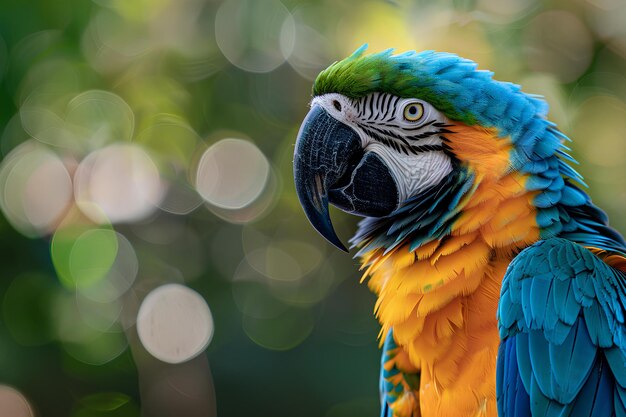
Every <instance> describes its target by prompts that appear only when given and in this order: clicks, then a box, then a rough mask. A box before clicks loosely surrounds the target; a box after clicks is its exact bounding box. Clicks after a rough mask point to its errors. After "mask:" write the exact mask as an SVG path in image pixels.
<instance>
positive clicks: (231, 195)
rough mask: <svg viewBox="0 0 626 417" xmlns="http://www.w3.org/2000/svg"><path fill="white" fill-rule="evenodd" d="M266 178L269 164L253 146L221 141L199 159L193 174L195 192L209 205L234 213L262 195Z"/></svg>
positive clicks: (239, 141)
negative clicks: (233, 211) (194, 177)
mask: <svg viewBox="0 0 626 417" xmlns="http://www.w3.org/2000/svg"><path fill="white" fill-rule="evenodd" d="M269 175H270V165H269V162H268V161H267V158H266V157H265V155H263V153H262V152H261V151H260V150H259V148H257V147H256V146H255V145H254V144H253V143H251V142H248V141H245V140H241V139H223V140H221V141H219V142H217V143H215V144H214V145H213V146H211V147H210V148H209V149H207V150H206V152H205V153H204V154H203V155H202V158H201V159H200V162H199V163H198V168H197V171H196V189H197V190H198V193H199V194H200V195H201V196H202V198H204V199H205V200H206V201H207V202H208V203H210V204H212V205H214V206H216V207H219V208H224V209H230V210H236V209H241V208H244V207H246V206H248V205H250V204H251V203H252V202H254V201H255V200H256V199H257V198H258V197H259V196H260V195H261V193H262V192H263V189H264V188H265V185H266V183H267V180H268V177H269Z"/></svg>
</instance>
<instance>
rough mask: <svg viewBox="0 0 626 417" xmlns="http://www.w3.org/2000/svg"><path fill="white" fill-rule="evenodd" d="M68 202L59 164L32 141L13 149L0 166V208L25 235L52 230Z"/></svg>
mask: <svg viewBox="0 0 626 417" xmlns="http://www.w3.org/2000/svg"><path fill="white" fill-rule="evenodd" d="M71 200H72V182H71V178H70V175H69V173H68V171H67V169H66V167H65V165H64V163H63V161H62V160H61V159H60V158H59V157H58V156H57V155H56V154H55V153H54V152H52V151H51V150H49V149H48V148H46V147H45V146H43V145H40V144H38V143H36V142H35V141H28V142H25V143H23V144H22V145H20V146H18V147H17V148H15V149H14V150H13V151H12V152H11V153H9V155H7V157H6V158H5V159H4V160H3V161H2V163H1V164H0V208H1V209H2V212H3V213H4V215H5V216H6V218H7V219H8V220H9V222H10V223H11V224H12V225H13V227H15V228H16V229H17V230H19V231H20V232H21V233H23V234H24V235H26V236H30V237H35V236H42V235H46V234H48V233H50V232H52V231H53V230H54V228H55V227H56V226H57V224H58V222H59V221H60V219H61V217H62V216H63V214H64V213H65V212H66V210H67V208H68V206H69V205H70V203H71Z"/></svg>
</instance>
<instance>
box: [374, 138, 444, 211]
mask: <svg viewBox="0 0 626 417" xmlns="http://www.w3.org/2000/svg"><path fill="white" fill-rule="evenodd" d="M367 150H368V151H369V152H374V153H375V154H377V155H378V156H380V158H381V159H382V160H383V161H384V162H385V164H386V165H387V166H388V167H389V170H390V171H391V175H392V176H393V178H394V180H395V181H396V186H397V187H398V200H399V201H406V200H407V199H409V198H410V197H412V196H414V195H417V194H419V193H420V192H421V191H424V190H425V189H427V188H428V187H430V186H433V185H436V184H439V182H440V181H441V180H442V179H444V178H445V177H446V175H448V174H449V173H450V172H452V162H451V161H450V158H449V157H448V156H447V155H446V154H444V153H443V152H424V153H420V154H417V155H411V154H409V155H404V154H399V153H398V152H395V151H393V150H392V149H390V148H388V147H386V146H383V145H381V144H379V143H372V144H370V145H369V146H368V147H367Z"/></svg>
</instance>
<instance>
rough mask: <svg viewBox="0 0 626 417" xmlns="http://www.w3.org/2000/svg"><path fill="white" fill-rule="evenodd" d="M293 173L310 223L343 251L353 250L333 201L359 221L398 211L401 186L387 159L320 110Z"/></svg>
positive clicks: (312, 115) (299, 146)
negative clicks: (336, 223) (337, 226)
mask: <svg viewBox="0 0 626 417" xmlns="http://www.w3.org/2000/svg"><path fill="white" fill-rule="evenodd" d="M293 171H294V177H295V181H296V192H297V193H298V198H299V199H300V203H301V204H302V207H303V208H304V212H305V214H306V216H307V217H308V218H309V221H310V222H311V224H312V225H313V227H315V229H316V230H317V231H318V232H320V234H321V235H322V236H324V237H325V238H326V239H327V240H328V241H329V242H330V243H332V244H333V245H335V246H337V247H338V248H339V249H341V250H343V251H346V252H347V249H346V247H345V246H344V245H343V243H341V241H340V240H339V238H338V237H337V234H336V233H335V230H334V229H333V225H332V223H331V221H330V215H329V213H328V203H329V202H330V203H332V204H333V205H335V206H337V207H338V208H340V209H341V210H343V211H346V212H348V213H351V214H356V215H359V216H373V217H382V216H387V215H389V214H391V213H392V212H393V211H394V210H395V209H396V208H398V205H399V201H398V198H399V197H398V187H397V184H396V181H395V180H394V178H393V175H392V173H391V170H390V168H389V166H388V165H387V164H386V163H385V161H384V160H383V158H382V157H381V156H380V155H378V154H377V153H375V152H368V151H366V150H364V149H363V147H362V144H361V138H360V137H359V135H358V134H357V133H356V132H355V131H354V130H353V129H352V128H350V127H349V126H347V125H345V124H343V123H341V122H340V121H338V120H337V119H335V118H334V117H332V116H331V115H330V114H328V112H327V111H326V110H324V108H322V107H321V106H319V105H314V106H313V108H311V111H310V112H309V114H308V115H307V116H306V118H305V119H304V122H303V123H302V126H301V127H300V132H299V133H298V139H297V141H296V151H295V154H294V161H293Z"/></svg>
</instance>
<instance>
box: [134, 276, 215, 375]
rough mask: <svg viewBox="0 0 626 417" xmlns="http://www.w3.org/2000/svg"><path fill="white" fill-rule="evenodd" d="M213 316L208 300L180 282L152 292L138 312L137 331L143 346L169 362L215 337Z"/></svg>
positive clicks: (186, 356)
mask: <svg viewBox="0 0 626 417" xmlns="http://www.w3.org/2000/svg"><path fill="white" fill-rule="evenodd" d="M213 330H214V327H213V317H212V316H211V310H210V309H209V306H208V305H207V303H206V301H204V299H203V298H202V296H201V295H200V294H198V293H197V292H195V291H194V290H192V289H190V288H188V287H185V286H183V285H180V284H166V285H162V286H160V287H158V288H156V289H154V290H152V291H151V292H150V294H148V296H147V297H146V298H145V299H144V300H143V302H142V303H141V307H140V308H139V313H138V315H137V333H138V334H139V339H140V340H141V343H142V345H143V346H144V348H145V349H146V350H147V351H148V352H150V354H151V355H152V356H154V357H155V358H157V359H159V360H161V361H163V362H167V363H182V362H185V361H188V360H190V359H192V358H194V357H196V356H197V355H198V354H200V353H201V352H202V351H203V350H204V349H205V348H206V347H207V346H208V345H209V343H210V341H211V338H212V337H213Z"/></svg>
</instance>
